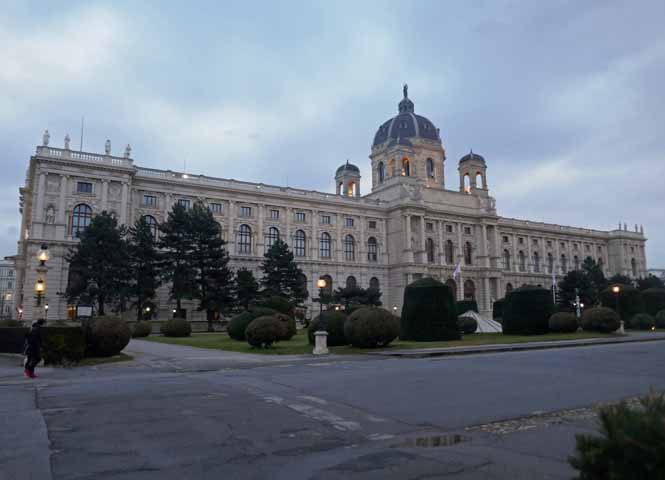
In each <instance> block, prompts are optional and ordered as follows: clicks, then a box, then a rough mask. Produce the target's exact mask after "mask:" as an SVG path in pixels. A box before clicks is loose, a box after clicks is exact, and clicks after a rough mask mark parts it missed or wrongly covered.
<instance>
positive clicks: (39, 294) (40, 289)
mask: <svg viewBox="0 0 665 480" xmlns="http://www.w3.org/2000/svg"><path fill="white" fill-rule="evenodd" d="M45 289H46V287H45V285H44V280H42V279H41V278H40V279H39V280H37V283H35V298H36V299H37V306H38V307H39V306H40V305H41V304H42V298H44V290H45Z"/></svg>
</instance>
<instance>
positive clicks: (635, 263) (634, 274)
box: [630, 258, 637, 278]
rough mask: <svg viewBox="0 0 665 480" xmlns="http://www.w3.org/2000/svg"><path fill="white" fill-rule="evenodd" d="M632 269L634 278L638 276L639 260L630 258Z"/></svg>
mask: <svg viewBox="0 0 665 480" xmlns="http://www.w3.org/2000/svg"><path fill="white" fill-rule="evenodd" d="M630 271H631V272H632V274H633V278H636V277H637V262H636V261H635V259H634V258H631V259H630Z"/></svg>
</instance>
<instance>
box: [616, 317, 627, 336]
mask: <svg viewBox="0 0 665 480" xmlns="http://www.w3.org/2000/svg"><path fill="white" fill-rule="evenodd" d="M617 333H619V334H620V335H625V334H626V331H625V330H624V329H623V320H621V322H619V330H617Z"/></svg>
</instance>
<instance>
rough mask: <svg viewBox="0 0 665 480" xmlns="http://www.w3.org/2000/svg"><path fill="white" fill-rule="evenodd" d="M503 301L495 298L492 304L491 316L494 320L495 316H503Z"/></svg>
mask: <svg viewBox="0 0 665 480" xmlns="http://www.w3.org/2000/svg"><path fill="white" fill-rule="evenodd" d="M504 302H505V299H503V298H500V299H498V300H495V301H494V303H493V304H492V318H493V319H494V320H496V319H497V318H501V317H503V304H504ZM497 321H498V320H497Z"/></svg>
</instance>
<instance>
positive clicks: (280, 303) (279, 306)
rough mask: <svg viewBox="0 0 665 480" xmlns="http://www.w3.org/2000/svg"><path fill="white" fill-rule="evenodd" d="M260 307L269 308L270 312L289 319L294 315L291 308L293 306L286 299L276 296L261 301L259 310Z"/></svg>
mask: <svg viewBox="0 0 665 480" xmlns="http://www.w3.org/2000/svg"><path fill="white" fill-rule="evenodd" d="M261 307H263V308H270V309H272V310H275V311H276V312H279V313H283V314H285V315H288V316H290V317H293V316H294V313H295V307H294V306H293V304H292V303H291V302H289V301H288V300H287V299H286V298H284V297H280V296H278V295H273V296H271V297H268V298H266V299H265V300H263V301H261V302H260V303H259V308H261Z"/></svg>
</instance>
